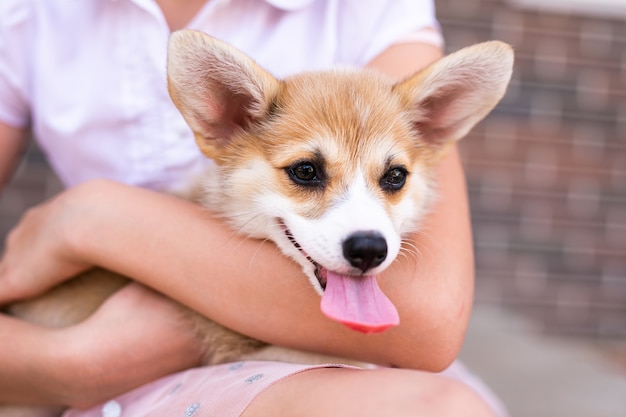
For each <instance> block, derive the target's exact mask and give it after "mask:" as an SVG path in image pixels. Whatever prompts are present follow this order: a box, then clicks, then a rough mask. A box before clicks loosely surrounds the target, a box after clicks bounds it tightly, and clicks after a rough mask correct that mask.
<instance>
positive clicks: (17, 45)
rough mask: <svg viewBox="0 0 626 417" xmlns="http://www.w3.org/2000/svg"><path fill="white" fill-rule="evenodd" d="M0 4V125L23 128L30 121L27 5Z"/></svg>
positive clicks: (20, 0)
mask: <svg viewBox="0 0 626 417" xmlns="http://www.w3.org/2000/svg"><path fill="white" fill-rule="evenodd" d="M0 3H1V4H0V121H2V122H4V123H6V124H9V125H11V126H14V127H25V126H27V125H28V123H29V121H30V110H29V99H28V96H29V94H28V93H29V89H30V88H29V82H28V79H29V78H28V76H29V73H30V71H29V60H30V55H29V51H31V52H32V48H30V47H29V45H30V43H31V39H32V38H31V34H32V32H31V26H30V23H31V18H30V17H31V16H30V14H31V10H30V7H29V3H30V2H29V1H28V0H26V1H25V0H2V1H0Z"/></svg>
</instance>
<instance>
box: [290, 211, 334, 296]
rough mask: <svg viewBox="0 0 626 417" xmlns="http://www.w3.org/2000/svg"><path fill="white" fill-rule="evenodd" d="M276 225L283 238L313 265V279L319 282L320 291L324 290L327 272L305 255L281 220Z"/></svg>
mask: <svg viewBox="0 0 626 417" xmlns="http://www.w3.org/2000/svg"><path fill="white" fill-rule="evenodd" d="M278 223H279V224H280V227H281V229H282V230H283V233H284V234H285V236H286V237H287V239H289V241H290V242H291V244H292V245H293V246H294V247H295V248H296V249H298V251H299V252H300V253H301V254H302V255H303V256H304V257H305V258H306V259H307V260H308V261H309V262H311V264H312V265H313V267H314V268H315V278H317V281H318V282H319V284H320V286H321V287H322V290H325V289H326V283H327V282H328V281H327V279H328V271H327V269H326V268H324V267H323V266H321V265H320V264H318V263H317V262H315V260H314V259H313V258H311V256H309V254H307V253H306V251H305V250H304V249H302V245H300V244H299V243H298V241H297V240H296V238H295V237H294V236H293V233H291V230H289V228H288V227H287V225H285V222H284V221H283V220H282V219H279V220H278Z"/></svg>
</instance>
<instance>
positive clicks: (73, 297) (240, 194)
mask: <svg viewBox="0 0 626 417" xmlns="http://www.w3.org/2000/svg"><path fill="white" fill-rule="evenodd" d="M512 62H513V53H512V50H511V48H510V47H509V46H508V45H506V44H503V43H501V42H487V43H483V44H478V45H475V46H472V47H469V48H466V49H463V50H461V51H458V52H456V53H453V54H451V55H449V56H447V57H445V58H443V59H441V60H439V61H438V62H436V63H434V64H433V65H431V66H429V67H428V68H427V69H425V70H423V71H420V72H418V73H416V74H414V75H413V76H411V77H409V78H407V79H405V80H403V81H400V82H397V83H396V82H393V81H391V80H389V79H388V78H386V77H384V76H383V75H380V74H378V73H376V72H374V71H367V70H356V69H341V70H332V71H324V72H311V73H303V74H299V75H295V76H292V77H289V78H287V79H284V80H278V79H276V78H275V77H273V76H272V75H271V74H269V73H268V72H267V71H265V70H264V69H262V68H261V67H260V66H259V65H257V64H256V63H255V62H254V61H253V60H251V59H250V58H249V57H247V56H246V55H244V54H243V53H242V52H240V51H238V50H237V49H235V48H234V47H232V46H230V45H227V44H225V43H223V42H221V41H218V40H216V39H214V38H211V37H209V36H207V35H205V34H203V33H200V32H195V31H188V30H185V31H180V32H176V33H174V34H172V36H171V40H170V46H169V58H168V86H169V91H170V95H171V97H172V100H173V101H174V103H175V104H176V106H177V107H178V108H179V110H180V111H181V113H182V114H183V116H184V118H185V119H186V121H187V123H188V124H189V126H190V127H191V128H192V130H193V131H194V135H195V140H196V142H197V145H198V147H199V148H200V150H201V151H202V152H203V153H204V154H205V155H206V156H207V157H208V158H211V159H213V160H214V161H215V166H214V169H212V170H211V172H208V173H207V174H206V176H205V177H204V178H202V179H201V184H202V188H201V192H200V195H202V196H203V197H202V202H201V203H202V204H204V205H206V206H207V207H208V208H209V209H210V210H211V211H213V212H214V213H216V214H217V215H218V216H220V217H221V218H223V219H224V221H226V222H227V223H228V224H229V225H230V226H231V227H232V229H233V230H234V231H236V232H237V233H241V234H244V235H246V236H249V237H253V238H259V239H267V240H271V241H273V242H274V243H275V244H276V245H277V246H278V247H279V248H280V249H281V251H282V252H283V253H284V254H285V255H287V256H289V257H291V258H292V259H293V260H294V261H296V262H297V263H298V264H300V265H301V266H302V268H303V270H304V271H305V273H306V275H307V276H308V277H309V280H310V282H311V285H312V286H313V287H314V288H315V290H317V291H318V292H319V293H320V294H323V293H324V288H325V286H326V285H327V279H328V277H329V274H342V276H343V275H346V276H356V277H360V276H365V275H367V276H375V275H376V274H378V273H380V272H381V271H383V270H384V269H385V268H387V267H388V266H389V265H390V264H391V263H392V262H393V261H394V259H395V258H396V257H397V255H398V253H399V252H400V251H401V250H402V242H403V237H405V236H406V235H407V234H409V233H413V232H415V231H418V230H419V227H420V219H421V218H422V217H423V216H424V214H425V213H426V212H427V211H428V209H429V207H430V205H431V204H432V202H433V201H434V199H435V198H436V181H435V180H436V178H434V175H433V172H434V171H433V168H434V166H435V165H436V164H437V163H438V162H439V160H440V159H441V158H442V157H443V155H445V153H446V150H447V149H448V146H449V144H451V143H453V142H455V141H457V140H459V139H461V138H462V137H463V136H465V135H466V134H467V133H468V131H469V130H470V129H471V128H472V127H473V126H474V125H475V124H476V123H477V122H479V121H480V120H481V119H482V118H483V117H485V116H486V115H487V114H488V113H489V112H490V111H491V110H492V108H493V107H494V106H495V105H496V104H497V103H498V101H499V100H500V99H501V98H502V96H503V94H504V92H505V90H506V87H507V84H508V82H509V79H510V76H511V70H512ZM355 235H357V236H358V238H359V239H360V238H362V237H363V236H366V237H367V239H369V240H367V242H366V243H368V244H369V243H371V241H372V239H374V240H375V241H376V242H378V243H381V242H383V241H384V246H385V247H384V251H382V250H380V251H378V252H380V253H378V255H380V256H376V257H375V258H376V259H369V260H367V262H363V260H362V259H357V260H355V259H354V258H355V257H352V258H351V259H347V258H346V255H345V252H346V241H347V240H348V239H350V237H354V236H355ZM372 236H374V237H373V238H372ZM383 252H384V254H383ZM357 257H358V256H357ZM372 258H373V257H372ZM126 283H127V280H126V278H124V277H120V276H117V275H116V274H112V273H110V272H108V271H104V270H99V269H96V270H93V271H89V272H87V273H85V274H83V275H82V276H81V277H78V278H77V279H75V280H73V281H70V282H69V283H66V284H63V285H62V286H60V287H59V288H56V289H54V290H53V291H51V292H49V293H47V294H44V295H43V296H41V297H38V298H37V299H34V300H28V301H26V302H21V303H15V304H13V305H11V306H9V307H8V311H10V313H11V314H14V315H16V316H19V317H23V318H25V319H27V320H31V321H33V322H37V323H40V324H43V325H46V326H67V325H69V324H72V323H76V322H79V321H81V320H83V319H84V318H86V317H88V316H89V315H90V314H91V313H92V312H93V311H94V310H95V309H96V308H97V307H98V306H99V305H100V304H101V303H102V302H103V301H104V300H105V299H106V298H107V297H108V296H109V295H110V294H111V293H112V292H114V291H116V290H117V289H119V288H120V287H121V286H123V285H125V284H126ZM87 294H89V296H87ZM181 320H192V321H193V323H194V326H195V328H196V329H197V333H198V337H199V339H200V342H199V344H200V346H202V349H203V353H204V358H205V363H208V364H214V363H223V362H229V361H234V360H237V359H241V358H256V359H258V358H260V359H275V360H290V358H288V357H287V356H291V360H294V361H312V362H320V361H325V360H328V358H319V357H315V358H314V357H312V356H307V354H303V355H296V356H292V354H293V352H291V353H287V351H286V350H281V349H277V348H273V347H268V346H266V345H265V344H264V343H262V342H259V341H256V340H253V339H250V338H247V337H245V336H242V335H239V334H237V333H235V332H232V331H230V330H227V329H225V328H223V327H221V326H219V325H217V324H215V323H213V322H211V321H209V320H208V319H206V318H203V317H200V316H199V315H197V314H195V313H193V312H191V311H190V310H188V309H186V308H184V307H182V306H181ZM389 325H392V324H385V325H382V327H381V328H380V329H378V328H373V329H372V331H379V330H382V329H383V328H386V327H388V326H389ZM355 328H357V329H358V330H362V331H363V329H362V328H359V326H358V325H357V326H355ZM215 346H217V347H215ZM7 410H8V408H7ZM8 415H10V414H3V412H2V408H1V407H0V416H8Z"/></svg>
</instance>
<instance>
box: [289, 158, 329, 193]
mask: <svg viewBox="0 0 626 417" xmlns="http://www.w3.org/2000/svg"><path fill="white" fill-rule="evenodd" d="M287 174H288V175H289V178H291V180H292V181H293V182H295V183H296V184H298V185H304V186H307V187H319V186H321V185H322V178H321V173H320V172H319V170H318V168H317V166H316V165H315V164H314V163H313V162H310V161H300V162H296V163H295V164H293V165H291V166H290V167H289V168H287Z"/></svg>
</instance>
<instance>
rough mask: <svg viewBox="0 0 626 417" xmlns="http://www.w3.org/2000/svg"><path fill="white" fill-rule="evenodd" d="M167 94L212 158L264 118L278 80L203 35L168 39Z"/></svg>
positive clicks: (177, 34) (176, 35) (178, 35)
mask: <svg viewBox="0 0 626 417" xmlns="http://www.w3.org/2000/svg"><path fill="white" fill-rule="evenodd" d="M167 74H168V90H169V93H170V96H171V98H172V101H173V102H174V104H175V105H176V107H178V110H179V111H180V112H181V113H182V115H183V117H184V118H185V120H186V121H187V124H189V126H190V127H191V129H192V130H193V132H194V135H195V138H196V142H197V144H198V147H199V148H200V150H201V151H202V152H203V153H204V154H205V155H207V156H208V157H210V158H215V157H217V155H218V152H219V148H220V147H222V146H224V145H225V144H226V143H228V141H229V139H230V138H231V137H232V136H233V134H235V133H236V132H237V131H238V130H240V129H245V128H246V126H248V125H249V124H250V123H252V122H254V121H256V120H259V119H261V118H262V117H264V116H265V114H266V113H267V111H268V108H269V106H270V103H271V100H272V98H273V97H274V96H275V95H276V92H277V90H278V88H279V86H280V81H278V80H277V79H276V78H274V77H273V76H272V75H271V74H269V73H268V72H267V71H265V70H264V69H263V68H261V67H260V66H259V65H258V64H257V63H255V62H254V61H253V60H252V59H250V58H249V57H248V56H246V55H245V54H244V53H242V52H240V51H239V50H237V49H236V48H234V47H232V46H230V45H228V44H226V43H224V42H221V41H219V40H217V39H215V38H212V37H210V36H209V35H206V34H204V33H202V32H198V31H192V30H182V31H178V32H174V33H173V34H172V35H171V36H170V41H169V46H168V61H167Z"/></svg>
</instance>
